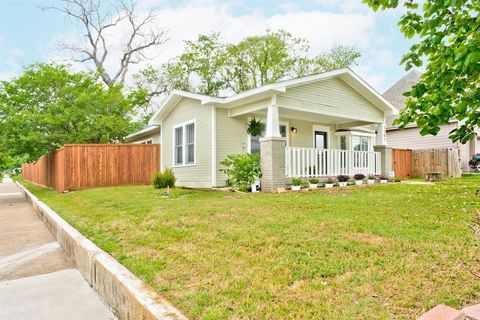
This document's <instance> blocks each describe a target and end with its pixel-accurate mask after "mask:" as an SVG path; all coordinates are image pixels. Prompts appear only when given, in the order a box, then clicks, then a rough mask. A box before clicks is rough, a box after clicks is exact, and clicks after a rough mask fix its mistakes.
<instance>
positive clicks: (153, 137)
mask: <svg viewBox="0 0 480 320" xmlns="http://www.w3.org/2000/svg"><path fill="white" fill-rule="evenodd" d="M148 140H152V143H160V133H152V134H148V135H144V136H141V137H137V138H135V139H132V140H130V141H129V142H128V143H145V142H147V141H148Z"/></svg>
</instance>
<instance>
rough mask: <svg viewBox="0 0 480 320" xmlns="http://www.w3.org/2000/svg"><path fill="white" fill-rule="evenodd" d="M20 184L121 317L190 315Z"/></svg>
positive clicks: (147, 319)
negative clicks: (149, 286) (145, 282)
mask: <svg viewBox="0 0 480 320" xmlns="http://www.w3.org/2000/svg"><path fill="white" fill-rule="evenodd" d="M18 185H19V186H20V188H21V189H22V190H23V192H24V193H25V195H26V197H27V199H28V200H29V201H30V202H31V203H32V206H33V208H34V209H35V211H36V212H37V214H38V215H39V216H40V217H41V218H42V220H43V221H44V222H45V224H46V225H47V227H48V228H49V229H50V231H51V232H52V234H53V235H54V237H55V238H56V239H57V241H58V242H59V243H60V245H61V246H62V247H63V249H64V250H65V251H66V253H67V254H68V255H69V256H70V257H72V258H73V259H74V260H75V262H76V263H77V267H78V269H79V271H80V273H81V274H82V275H83V277H84V278H85V279H86V281H87V282H88V283H89V284H90V286H92V287H93V288H94V289H95V290H96V291H97V293H98V295H99V296H100V298H101V299H102V301H103V302H104V303H105V304H106V305H107V306H109V307H110V308H111V309H112V311H113V313H114V314H115V316H117V318H118V319H119V320H154V319H172V320H173V319H175V320H186V319H187V318H186V317H185V316H184V315H182V314H181V312H180V311H178V310H177V309H176V308H175V307H173V306H172V305H171V304H170V303H169V302H168V301H166V300H165V299H163V298H162V297H160V296H159V295H158V294H157V293H155V292H154V291H153V290H151V289H149V288H148V287H147V286H146V285H145V284H144V283H143V282H142V281H141V280H140V279H139V278H137V277H136V276H135V275H134V274H132V273H131V272H130V271H128V270H127V269H126V268H125V267H124V266H122V265H121V264H120V263H119V262H117V261H116V260H115V259H114V258H113V257H112V256H110V255H109V254H107V253H106V252H105V251H103V250H102V249H100V248H99V247H97V246H96V245H95V244H94V243H93V242H92V241H90V240H88V239H87V238H85V237H84V236H83V235H82V234H81V233H80V232H78V231H77V230H76V229H74V228H73V227H72V226H71V225H69V224H68V223H67V222H66V221H65V220H63V219H62V218H61V217H60V216H59V215H58V214H57V213H56V212H55V211H53V210H52V209H50V208H49V207H48V206H47V205H46V204H45V203H43V202H42V201H40V200H39V199H38V198H37V197H36V196H35V195H33V194H32V193H31V192H30V191H28V190H27V189H25V188H24V187H23V186H22V185H21V184H19V183H18Z"/></svg>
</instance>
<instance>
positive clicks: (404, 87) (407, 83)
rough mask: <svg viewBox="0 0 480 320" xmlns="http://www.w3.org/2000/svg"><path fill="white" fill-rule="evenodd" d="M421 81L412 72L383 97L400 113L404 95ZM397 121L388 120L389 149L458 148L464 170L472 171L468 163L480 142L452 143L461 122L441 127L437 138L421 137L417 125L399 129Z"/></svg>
mask: <svg viewBox="0 0 480 320" xmlns="http://www.w3.org/2000/svg"><path fill="white" fill-rule="evenodd" d="M419 80H420V73H419V72H418V71H416V70H412V71H410V72H409V73H408V74H407V75H405V76H404V77H403V78H401V79H400V80H399V81H398V82H396V83H395V84H394V85H393V86H392V87H391V88H390V89H388V90H387V91H385V93H384V94H383V97H384V98H385V99H386V100H388V101H389V102H390V103H391V104H392V105H393V106H394V107H395V108H397V109H398V110H399V111H400V110H401V109H402V108H404V107H405V100H406V97H405V96H404V95H403V93H404V92H407V91H410V89H411V88H412V86H413V85H415V84H416V83H417V82H418V81H419ZM395 119H396V117H395V116H394V117H389V118H387V143H388V146H389V147H392V148H407V149H436V148H458V149H459V151H460V162H461V166H462V170H463V171H470V168H469V166H468V161H469V160H470V159H471V157H472V156H473V155H474V154H475V153H477V152H480V141H479V140H478V138H475V139H472V140H471V141H469V142H468V143H466V144H461V143H460V142H452V141H451V140H450V139H449V138H448V135H449V133H450V131H452V130H453V129H455V128H457V127H459V126H460V123H459V121H457V120H452V121H450V123H449V124H444V125H441V126H440V131H439V132H438V133H437V135H435V136H434V135H426V136H422V135H420V128H418V127H417V126H416V125H415V124H412V125H409V126H407V127H406V128H405V129H399V127H398V126H396V125H393V120H395Z"/></svg>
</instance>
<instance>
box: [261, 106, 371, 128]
mask: <svg viewBox="0 0 480 320" xmlns="http://www.w3.org/2000/svg"><path fill="white" fill-rule="evenodd" d="M278 111H279V117H280V118H283V119H285V118H287V119H297V120H304V121H312V122H319V123H328V124H336V125H339V126H341V127H355V126H363V125H368V124H375V123H379V122H374V121H365V120H364V119H357V118H348V117H338V116H330V115H325V114H319V113H314V112H307V111H300V110H293V109H290V108H284V107H278ZM252 114H261V115H264V116H265V118H266V117H267V109H266V108H264V109H260V110H256V111H255V112H252Z"/></svg>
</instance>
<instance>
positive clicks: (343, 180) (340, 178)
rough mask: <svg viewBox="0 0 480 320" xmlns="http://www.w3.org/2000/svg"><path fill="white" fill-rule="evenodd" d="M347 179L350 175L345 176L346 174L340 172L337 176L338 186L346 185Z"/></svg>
mask: <svg viewBox="0 0 480 320" xmlns="http://www.w3.org/2000/svg"><path fill="white" fill-rule="evenodd" d="M348 179H350V177H349V176H347V175H344V174H341V175H339V176H337V180H338V186H339V187H346V186H347V184H348Z"/></svg>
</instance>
